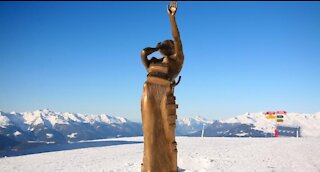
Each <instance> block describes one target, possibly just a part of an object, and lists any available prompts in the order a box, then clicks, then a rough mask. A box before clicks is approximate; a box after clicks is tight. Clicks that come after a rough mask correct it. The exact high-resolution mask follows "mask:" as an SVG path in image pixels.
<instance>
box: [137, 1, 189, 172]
mask: <svg viewBox="0 0 320 172" xmlns="http://www.w3.org/2000/svg"><path fill="white" fill-rule="evenodd" d="M167 11H168V14H169V18H170V23H171V30H172V35H173V38H174V40H165V41H163V42H160V43H158V44H157V46H156V47H155V48H151V47H147V48H145V49H143V50H142V52H141V60H142V63H143V64H144V66H145V67H146V69H147V72H148V75H147V80H146V82H145V83H144V86H143V95H142V99H141V113H142V124H143V125H142V126H143V133H144V155H143V163H142V164H141V171H142V172H171V171H172V172H176V171H178V166H177V143H176V141H175V129H176V119H177V114H176V109H177V108H178V105H177V104H176V103H175V96H174V87H175V86H176V85H177V84H178V83H179V81H180V77H179V81H178V83H176V82H175V78H176V77H177V76H178V74H179V73H180V71H181V69H182V66H183V61H184V55H183V51H182V44H181V40H180V34H179V31H178V27H177V24H176V19H175V13H176V11H177V3H176V2H171V3H170V5H169V6H168V8H167ZM156 51H160V53H161V54H162V55H163V57H162V58H161V59H157V58H155V57H152V58H151V59H150V60H149V59H148V56H149V55H150V54H152V53H154V52H156Z"/></svg>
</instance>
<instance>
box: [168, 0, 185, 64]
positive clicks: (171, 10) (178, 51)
mask: <svg viewBox="0 0 320 172" xmlns="http://www.w3.org/2000/svg"><path fill="white" fill-rule="evenodd" d="M177 9H178V8H177V2H176V1H173V2H171V3H170V5H169V6H168V8H167V11H168V14H169V17H170V23H171V30H172V36H173V39H174V49H175V55H174V58H175V59H177V60H183V58H184V57H183V50H182V43H181V39H180V33H179V30H178V26H177V22H176V17H175V14H176V12H177Z"/></svg>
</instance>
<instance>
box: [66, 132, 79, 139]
mask: <svg viewBox="0 0 320 172" xmlns="http://www.w3.org/2000/svg"><path fill="white" fill-rule="evenodd" d="M77 134H78V133H71V134H68V135H67V137H69V138H76V136H77Z"/></svg>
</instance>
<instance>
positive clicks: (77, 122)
mask: <svg viewBox="0 0 320 172" xmlns="http://www.w3.org/2000/svg"><path fill="white" fill-rule="evenodd" d="M0 135H2V136H3V137H6V138H7V140H8V139H9V141H11V140H14V141H18V142H22V143H24V142H30V141H38V142H46V143H65V142H70V141H71V142H73V141H79V140H91V139H100V138H110V137H119V136H140V135H142V129H141V124H139V123H135V122H131V121H129V120H127V119H126V118H123V117H113V116H109V115H106V114H101V115H83V114H78V113H69V112H65V113H62V112H54V111H50V110H48V109H44V110H37V111H34V112H23V113H16V112H11V113H5V112H1V111H0Z"/></svg>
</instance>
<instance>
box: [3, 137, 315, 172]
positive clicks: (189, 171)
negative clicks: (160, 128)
mask: <svg viewBox="0 0 320 172" xmlns="http://www.w3.org/2000/svg"><path fill="white" fill-rule="evenodd" d="M142 140H143V138H142V137H132V138H117V139H104V140H95V141H86V142H83V143H82V144H88V145H90V144H91V146H87V147H85V148H79V149H72V150H64V151H56V152H47V153H39V154H31V155H24V156H17V157H7V158H0V169H1V171H2V172H9V171H26V172H28V171H30V172H31V171H32V172H37V171H39V172H40V171H94V172H96V171H97V172H99V171H110V172H111V171H125V172H127V171H128V172H131V171H137V172H138V171H140V164H141V161H142V154H143V143H141V142H140V141H142ZM137 141H138V143H137ZM118 142H124V143H122V144H116V143H118ZM177 142H178V165H179V168H180V169H181V170H182V171H185V172H195V171H198V172H206V171H237V172H238V171H246V172H247V171H249V172H250V171H262V172H263V171H290V172H295V171H297V172H298V171H308V172H313V171H314V172H318V171H319V169H320V161H319V159H318V157H320V149H319V142H320V138H281V137H280V138H208V137H204V138H200V137H197V138H193V137H177ZM105 143H109V145H104V146H97V147H95V146H92V144H93V145H99V144H105Z"/></svg>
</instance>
